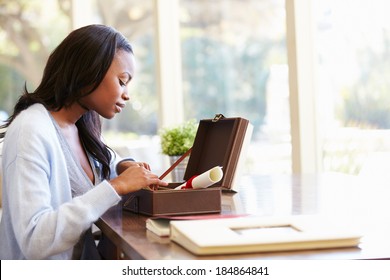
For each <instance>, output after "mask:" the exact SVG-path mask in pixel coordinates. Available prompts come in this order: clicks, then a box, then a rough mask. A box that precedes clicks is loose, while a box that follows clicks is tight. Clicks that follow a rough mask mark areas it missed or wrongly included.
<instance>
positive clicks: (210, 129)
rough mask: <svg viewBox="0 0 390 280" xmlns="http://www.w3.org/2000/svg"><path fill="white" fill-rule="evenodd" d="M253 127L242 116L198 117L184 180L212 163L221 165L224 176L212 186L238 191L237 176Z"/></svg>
mask: <svg viewBox="0 0 390 280" xmlns="http://www.w3.org/2000/svg"><path fill="white" fill-rule="evenodd" d="M252 130H253V128H252V125H251V124H250V123H249V121H248V120H246V119H244V118H225V117H224V116H223V115H222V114H218V115H216V116H215V118H214V119H204V120H201V121H200V122H199V127H198V130H197V133H196V136H195V140H194V145H193V147H192V151H191V155H190V158H189V160H188V164H187V168H186V171H185V174H184V180H185V181H187V180H188V179H190V178H191V177H192V176H194V175H199V174H202V173H203V172H205V171H207V170H209V169H211V168H213V167H215V166H222V170H223V178H222V180H221V181H219V182H218V183H216V184H214V185H213V186H212V187H216V186H218V187H222V188H223V190H231V191H237V187H238V186H237V182H236V179H237V178H238V177H239V168H240V166H242V163H243V161H244V159H245V150H246V148H247V147H248V145H249V142H250V138H251V136H252Z"/></svg>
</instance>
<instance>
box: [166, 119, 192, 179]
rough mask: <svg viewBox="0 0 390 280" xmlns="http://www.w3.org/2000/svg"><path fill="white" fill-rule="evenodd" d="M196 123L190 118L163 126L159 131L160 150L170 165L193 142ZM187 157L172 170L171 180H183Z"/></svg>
mask: <svg viewBox="0 0 390 280" xmlns="http://www.w3.org/2000/svg"><path fill="white" fill-rule="evenodd" d="M197 129H198V123H197V122H196V121H195V120H194V119H191V120H189V121H186V122H184V123H182V124H179V125H176V126H173V127H170V128H163V129H162V130H161V131H160V133H159V134H160V139H161V140H160V141H161V151H162V153H163V154H164V155H168V156H169V159H170V164H171V165H172V164H173V163H174V162H175V161H176V160H178V159H179V158H180V157H181V156H182V155H183V154H184V153H185V152H187V151H188V150H189V149H190V148H191V147H192V145H193V144H194V140H195V135H196V131H197ZM187 162H188V158H185V159H184V160H183V161H182V162H181V163H180V164H179V165H178V166H177V167H176V168H175V169H174V170H173V171H172V180H173V181H174V182H178V181H181V180H183V177H184V173H185V169H186V166H187Z"/></svg>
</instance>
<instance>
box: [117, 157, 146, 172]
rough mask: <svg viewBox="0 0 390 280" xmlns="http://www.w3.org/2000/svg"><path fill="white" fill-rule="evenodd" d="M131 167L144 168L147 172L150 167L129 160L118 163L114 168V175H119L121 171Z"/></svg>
mask: <svg viewBox="0 0 390 280" xmlns="http://www.w3.org/2000/svg"><path fill="white" fill-rule="evenodd" d="M132 166H142V167H144V168H146V169H147V170H150V165H149V164H147V163H146V162H136V161H131V160H126V161H122V162H120V163H119V164H118V165H117V167H116V173H117V174H118V175H119V174H121V173H122V172H123V171H125V170H126V169H127V168H129V167H132Z"/></svg>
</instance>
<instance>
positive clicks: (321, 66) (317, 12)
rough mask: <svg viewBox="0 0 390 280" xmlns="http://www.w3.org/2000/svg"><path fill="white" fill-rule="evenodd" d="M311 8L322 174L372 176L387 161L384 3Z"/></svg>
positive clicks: (388, 73)
mask: <svg viewBox="0 0 390 280" xmlns="http://www.w3.org/2000/svg"><path fill="white" fill-rule="evenodd" d="M315 3H316V4H317V5H316V6H313V7H314V16H315V19H316V29H315V38H317V41H316V49H317V80H318V85H317V89H318V92H317V96H318V103H319V104H321V105H320V106H319V109H320V110H319V112H318V113H319V120H320V121H319V123H320V124H321V130H320V135H321V145H322V146H321V149H322V154H323V169H324V170H326V171H338V172H346V173H351V174H359V173H360V172H361V171H364V172H366V171H369V172H374V171H375V170H376V172H377V171H378V170H380V169H382V168H383V167H384V166H386V165H388V163H389V159H388V158H390V153H389V152H390V130H389V129H390V95H389V92H390V79H389V77H390V25H389V20H388V15H387V11H388V9H389V8H390V4H389V3H388V1H384V0H383V1H382V0H377V1H367V0H363V1H324V0H322V1H316V2H315ZM351 7H353V9H352V10H351ZM362 169H363V170H362ZM368 169H370V170H368ZM387 173H388V171H387Z"/></svg>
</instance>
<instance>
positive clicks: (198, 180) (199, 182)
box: [175, 166, 223, 190]
mask: <svg viewBox="0 0 390 280" xmlns="http://www.w3.org/2000/svg"><path fill="white" fill-rule="evenodd" d="M222 177H223V171H222V167H221V166H216V167H213V168H211V169H210V170H207V171H206V172H204V173H202V174H200V175H198V176H193V177H191V178H190V179H189V180H188V181H187V182H185V183H184V184H181V185H180V186H178V187H176V188H175V189H176V190H181V189H204V188H207V187H209V186H211V185H212V184H215V183H217V182H219V181H221V179H222Z"/></svg>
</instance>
